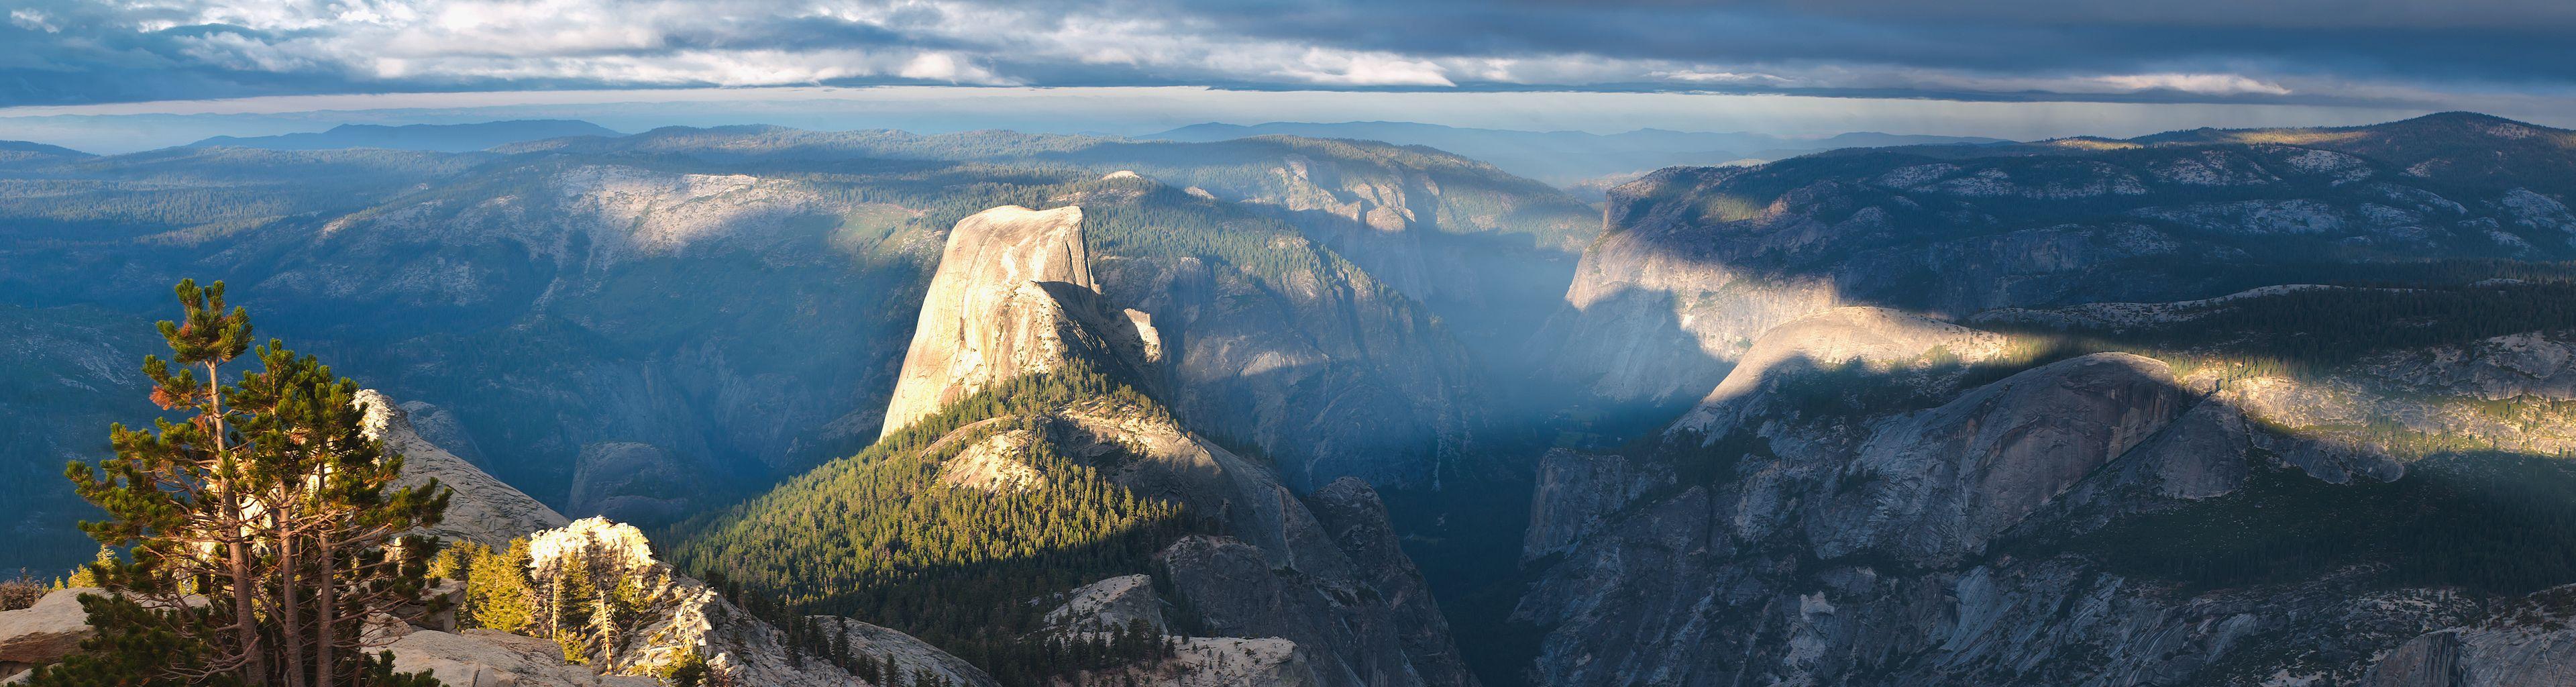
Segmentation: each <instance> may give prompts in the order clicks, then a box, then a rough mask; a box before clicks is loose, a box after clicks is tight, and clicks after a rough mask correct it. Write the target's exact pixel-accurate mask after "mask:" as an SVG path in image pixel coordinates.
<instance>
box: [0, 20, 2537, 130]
mask: <svg viewBox="0 0 2576 687" xmlns="http://www.w3.org/2000/svg"><path fill="white" fill-rule="evenodd" d="M7 7H8V8H9V9H8V17H7V19H8V21H7V23H6V24H0V46H5V47H0V104H13V105H14V104H37V103H81V102H115V101H131V100H146V99H184V98H210V97H237V96H247V95H264V94H277V93H338V92H372V91H439V90H480V89H503V90H508V89H539V88H565V87H658V86H706V85H715V86H742V85H781V84H808V83H812V84H836V85H851V84H870V83H929V84H948V83H954V84H980V85H1040V86H1096V85H1215V86H1222V87H1230V88H1247V89H1291V88H1294V89H1311V88H1327V89H1441V90H1527V89H1575V90H1605V91H1631V90H1717V91H1732V92H1782V93H1800V94H1822V95H1874V96H1890V95H1892V96H1905V97H1931V98H1945V99H1972V100H1978V99H2004V100H2013V99H2040V100H2046V99H2063V100H2113V101H2133V100H2143V101H2162V100H2175V101H2193V102H2249V101H2250V102H2325V103H2334V102H2350V103H2378V104H2387V103H2424V104H2433V103H2436V102H2437V101H2440V100H2441V99H2442V98H2444V97H2445V94H2450V93H2459V92H2467V91H2486V92H2493V91H2498V90H2515V89H2520V90H2529V91H2552V92H2555V91H2565V90H2570V87H2571V86H2576V51H2571V50H2570V49H2569V48H2568V47H2567V46H2566V45H2565V44H2566V43H2567V42H2568V41H2567V40H2566V39H2565V36H2567V35H2570V34H2571V33H2576V3H2569V2H2563V1H2560V2H2533V1H2526V0H2481V1H2478V2H2467V3H2457V2H2455V3H2434V2H2391V1H2388V0H2361V1H2357V2H2355V1H2345V2H2325V1H2323V0H2286V1H2282V2H2270V3H2248V2H2241V1H2240V2H2217V1H2214V0H2179V1H2175V2H2153V3H2150V2H2105V1H2097V0H2077V1H2072V2H2065V1H2060V2H2043V1H2039V0H1999V1H1994V2H1982V3H1974V4H1963V3H1923V2H1897V1H1894V0H1821V1H1804V2H1789V1H1786V0H1783V1H1777V2H1753V1H1746V2H1662V1H1656V0H1596V1H1589V2H1572V1H1564V0H1507V1H1504V2H1463V1H1453V0H1433V1H1429V2H1412V3H1392V2H1383V1H1380V2H1362V1H1359V0H1310V1H1298V2H1286V1H1280V0H1247V1H1240V2H1180V1H1177V0H1146V1H1142V2H1137V1H1124V2H1070V1H1065V0H958V1H915V0H903V1H899V2H874V1H865V0H848V1H840V0H824V1H822V2H809V1H806V0H703V1H698V2H683V1H681V0H533V1H531V2H519V1H511V2H493V1H473V2H459V1H454V0H447V1H433V0H283V1H280V0H177V1H175V2H169V3H156V4H151V5H148V6H132V5H129V4H128V3H102V2H72V1H67V0H17V2H16V4H12V5H7Z"/></svg>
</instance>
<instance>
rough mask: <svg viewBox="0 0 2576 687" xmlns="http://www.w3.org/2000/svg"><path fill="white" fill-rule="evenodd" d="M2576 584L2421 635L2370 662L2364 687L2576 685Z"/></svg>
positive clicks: (2532, 596)
mask: <svg viewBox="0 0 2576 687" xmlns="http://www.w3.org/2000/svg"><path fill="white" fill-rule="evenodd" d="M2571 602H2576V587H2558V588H2555V589H2549V590H2545V591H2542V592H2540V593H2538V594H2533V595H2531V596H2530V597H2526V598H2523V599H2517V600H2514V601H2512V602H2510V603H2509V604H2507V605H2506V606H2505V607H2503V608H2499V609H2495V610H2492V611H2490V614H2489V617H2488V618H2487V619H2486V622H2480V623H2475V624H2470V625H2464V626H2461V627H2454V628H2446V629H2442V630H2438V631H2434V632H2428V633H2425V634H2424V635H2423V636H2421V637H2416V638H2414V639H2412V640H2409V641H2407V642H2406V643H2405V644H2401V645H2398V647H2397V648H2395V649H2392V650H2390V651H2389V652H2388V653H2387V655H2386V656H2384V657H2382V658H2380V659H2379V662H2378V663H2377V664H2376V665H2373V666H2371V669H2370V673H2369V674H2368V675H2367V676H2365V677H2364V678H2363V679H2362V681H2361V682H2360V684H2361V685H2364V687H2504V686H2506V685H2565V684H2576V625H2570V624H2569V621H2570V620H2576V603H2571Z"/></svg>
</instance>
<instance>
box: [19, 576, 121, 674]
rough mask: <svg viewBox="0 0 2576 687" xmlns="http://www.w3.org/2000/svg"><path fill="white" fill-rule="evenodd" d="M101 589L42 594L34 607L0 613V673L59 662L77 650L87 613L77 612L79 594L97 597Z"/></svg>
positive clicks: (84, 632)
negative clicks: (95, 595)
mask: <svg viewBox="0 0 2576 687" xmlns="http://www.w3.org/2000/svg"><path fill="white" fill-rule="evenodd" d="M104 591H105V590H101V589H97V588H93V587H74V588H70V589H60V590H55V591H54V592H53V593H50V594H46V595H45V597H44V598H43V599H39V600H37V601H36V605H34V606H29V607H27V608H21V609H18V610H15V611H0V674H12V673H16V672H18V671H20V670H24V669H27V668H31V667H34V666H38V665H44V664H47V663H52V662H55V661H60V660H62V659H63V657H64V656H69V655H72V653H73V652H76V651H79V650H80V642H81V640H83V639H88V638H89V636H90V634H92V633H91V632H90V629H89V612H88V611H85V610H82V609H81V604H80V595H82V594H99V593H104Z"/></svg>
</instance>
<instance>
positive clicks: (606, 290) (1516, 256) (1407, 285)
mask: <svg viewBox="0 0 2576 687" xmlns="http://www.w3.org/2000/svg"><path fill="white" fill-rule="evenodd" d="M1120 171H1126V172H1128V173H1127V174H1125V175H1119V174H1116V172H1120ZM6 175H8V176H9V179H8V181H7V183H11V184H18V185H20V186H22V187H27V188H41V189H43V191H44V192H43V193H32V192H31V193H23V194H14V195H7V196H5V197H0V217H6V218H7V221H5V222H0V234H5V235H7V236H8V237H9V238H10V239H11V240H9V241H0V264H5V265H6V268H5V269H0V284H6V285H7V286H8V289H7V294H8V295H7V296H6V297H5V298H0V301H5V302H7V303H9V304H11V305H12V306H13V307H17V308H19V310H17V311H13V312H19V313H24V314H26V318H25V319H26V320H27V322H26V324H27V326H29V327H31V328H35V329H37V330H41V331H42V332H43V333H42V335H41V336H37V335H31V337H32V338H29V339H27V341H30V342H34V341H66V342H77V341H110V342H121V341H127V340H128V339H130V338H131V337H129V336H125V335H124V334H122V332H133V333H145V334H146V335H147V336H148V332H149V328H150V322H152V321H153V320H155V319H157V318H158V317H161V316H162V315H161V313H162V311H164V310H166V309H167V304H166V302H165V299H166V298H167V293H166V292H164V291H163V290H162V289H160V288H158V287H152V286H149V285H151V284H163V283H168V282H173V281H176V280H177V279H178V278H180V277H182V276H193V277H197V278H201V279H206V280H213V279H223V280H228V281H230V282H231V283H233V284H234V285H235V288H236V289H237V291H236V293H239V294H242V297H243V298H244V299H245V300H246V302H248V303H251V304H253V305H252V307H253V309H254V310H257V311H258V312H259V317H260V321H261V323H262V325H261V326H262V327H263V331H264V332H266V333H269V334H273V335H278V336H282V337H285V338H288V339H289V340H293V341H296V342H298V345H299V346H300V347H303V348H306V349H309V350H313V351H314V352H316V353H317V354H321V355H324V356H326V357H328V358H330V359H332V360H334V361H335V363H336V364H338V365H339V366H340V368H341V369H344V370H348V371H349V372H350V373H351V374H353V375H354V376H356V377H358V378H359V379H361V380H363V381H365V382H366V383H367V384H368V385H370V386H374V387H377V388H381V389H384V390H385V391H386V392H387V393H389V394H392V395H394V396H397V397H400V398H404V399H407V401H409V402H417V403H424V404H428V405H430V406H433V407H435V408H437V409H439V412H438V413H436V417H437V418H438V419H439V420H440V424H441V426H442V427H445V428H446V430H445V431H446V432H447V433H448V434H447V436H449V437H452V438H454V439H455V441H442V442H441V443H442V444H446V445H451V446H454V447H457V448H456V449H455V450H454V453H455V454H456V455H457V456H458V457H459V458H460V459H463V460H466V461H468V462H470V463H473V464H475V465H476V466H478V467H480V468H483V469H484V470H486V471H488V472H490V473H492V474H494V475H495V476H496V477H498V478H500V479H501V480H502V481H504V482H506V483H508V484H511V485H513V486H515V487H518V488H520V489H522V490H524V491H525V492H527V493H529V494H531V495H533V496H535V497H536V498H538V499H539V500H540V501H542V502H544V503H546V504H548V505H549V506H551V507H553V508H555V509H557V510H558V511H560V512H562V513H564V514H566V515H570V516H574V517H582V516H589V515H608V516H611V517H613V518H616V519H619V520H622V521H629V522H637V523H641V524H644V525H647V526H661V525H666V524H669V523H671V522H675V521H678V520H681V519H684V518H686V517H689V516H691V515H695V514H697V513H699V512H702V511H704V510H706V509H710V508H715V507H719V506H722V505H724V504H726V503H730V502H731V501H733V500H735V499H738V498H741V497H743V496H745V495H749V494H752V493H757V492H758V491H759V490H761V489H765V488H767V487H768V486H770V485H771V484H772V483H774V482H775V481H776V480H779V479H782V478H784V477H787V476H791V475H795V474H798V473H800V472H802V471H803V470H805V469H807V468H810V467H812V466H814V465H816V464H819V463H821V462H823V461H825V460H828V459H830V458H833V457H838V456H846V455H849V454H850V453H853V452H855V451H857V450H859V449H860V448H862V447H864V446H865V445H866V444H867V443H869V442H870V441H871V440H873V439H874V438H875V437H876V436H877V434H878V433H879V432H880V431H881V429H882V427H883V425H884V422H885V418H884V416H883V414H882V413H883V412H884V410H885V409H886V405H885V404H886V400H887V399H888V398H889V397H890V396H891V395H892V393H893V392H894V387H895V386H896V385H897V379H896V377H895V376H894V374H895V373H896V372H897V370H898V369H899V366H900V363H901V360H902V355H903V352H904V350H905V345H906V342H908V341H909V340H910V337H911V336H912V333H911V328H912V327H913V326H914V325H915V324H916V322H915V318H914V315H915V314H916V313H917V306H918V304H919V302H920V299H921V298H922V297H923V294H924V292H925V290H926V281H927V280H928V278H929V276H930V274H929V269H930V266H931V265H935V264H937V262H938V259H939V252H938V251H939V250H940V248H941V247H942V246H943V245H944V242H945V238H946V235H947V233H948V231H949V230H950V229H951V228H952V227H953V226H954V224H955V223H956V221H957V220H959V219H961V218H963V217H965V216H967V215H969V214H972V213H973V212H976V211H979V210H982V209H984V208H989V207H993V206H997V205H1004V204H1013V203H1018V204H1024V205H1032V206H1036V205H1045V204H1047V203H1048V202H1049V199H1053V198H1057V197H1060V196H1077V195H1078V196H1083V197H1087V198H1090V199H1091V200H1089V201H1088V202H1085V203H1083V206H1084V208H1085V209H1086V210H1087V211H1088V212H1089V213H1090V215H1089V216H1088V217H1087V224H1088V225H1089V226H1090V231H1089V232H1088V233H1087V236H1088V237H1089V238H1088V240H1089V241H1090V242H1091V243H1092V244H1094V245H1091V246H1089V251H1090V252H1089V254H1090V255H1091V256H1092V257H1093V258H1094V269H1095V275H1096V277H1097V279H1098V283H1099V284H1100V286H1101V288H1102V290H1103V291H1104V292H1107V293H1110V294H1112V295H1113V296H1114V297H1115V298H1117V299H1118V300H1119V302H1122V303H1127V304H1129V305H1128V306H1127V307H1132V308H1135V309H1137V310H1139V311H1141V312H1145V313H1149V314H1150V315H1151V316H1152V321H1153V324H1154V325H1155V326H1156V328H1158V329H1160V330H1161V331H1162V332H1163V333H1164V335H1165V338H1164V345H1165V348H1166V352H1165V355H1167V356H1168V357H1169V359H1170V365H1171V374H1173V375H1174V376H1175V377H1177V378H1179V379H1182V380H1187V381H1188V382H1190V383H1188V384H1181V385H1176V386H1175V388H1174V389H1173V390H1172V392H1171V393H1170V394H1169V395H1167V396H1165V397H1164V398H1163V401H1164V402H1165V403H1168V404H1169V405H1170V407H1171V408H1172V409H1173V411H1174V412H1175V413H1177V414H1179V415H1182V416H1185V417H1189V418H1191V419H1192V421H1193V422H1194V423H1195V424H1194V427H1195V428H1196V429H1198V431H1201V432H1205V433H1207V434H1208V435H1209V436H1214V437H1220V438H1221V439H1222V441H1223V442H1225V444H1226V445H1228V446H1232V447H1236V448H1239V449H1242V450H1243V451H1245V452H1254V453H1263V454H1267V455H1269V456H1272V457H1274V458H1275V459H1277V461H1278V463H1277V465H1278V469H1279V471H1280V473H1281V477H1282V478H1283V479H1284V480H1285V481H1286V482H1287V483H1288V484H1290V485H1293V486H1294V487H1295V488H1297V489H1300V490H1304V489H1312V488H1316V487H1320V486H1322V485H1324V484H1328V483H1330V482H1331V481H1333V480H1334V479H1336V478H1339V477H1341V476H1345V475H1359V476H1362V477H1363V478H1365V479H1367V480H1369V481H1370V482H1371V483H1373V484H1376V485H1385V486H1388V487H1391V488H1395V487H1429V486H1432V485H1437V484H1440V483H1441V482H1442V480H1443V479H1458V478H1460V475H1464V474H1468V473H1472V472H1476V471H1479V470H1487V471H1490V470H1495V469H1498V468H1495V467H1493V466H1491V465H1488V464H1485V463H1480V462H1478V461H1476V460H1471V458H1470V457H1471V455H1474V454H1472V448H1471V445H1472V444H1473V442H1475V441H1478V440H1479V438H1480V433H1479V432H1480V430H1481V428H1483V427H1487V426H1491V425H1493V424H1495V423H1496V420H1494V419H1491V418H1489V417H1488V416H1487V415H1486V414H1485V413H1484V411H1482V410H1481V407H1482V403H1481V399H1483V398H1485V397H1487V396H1489V395H1488V394H1484V393H1480V392H1479V391H1477V389H1478V388H1479V386H1478V385H1479V384H1481V383H1482V381H1483V380H1484V379H1485V378H1488V377H1491V376H1492V375H1491V373H1490V372H1488V370H1489V369H1490V367H1489V365H1491V364H1492V363H1491V362H1490V361H1492V360H1494V359H1493V358H1490V357H1486V356H1484V355H1483V354H1481V353H1479V351H1494V350H1517V347H1518V342H1519V337H1521V336H1524V335H1525V334H1526V331H1527V330H1528V329H1531V328H1535V326H1536V322H1538V321H1540V320H1542V319H1543V318H1544V317H1546V315H1547V313H1548V312H1550V311H1551V310H1552V307H1553V306H1552V303H1553V301H1554V297H1553V296H1552V295H1536V296H1528V297H1526V298H1525V299H1524V298H1523V297H1521V296H1517V295H1514V294H1520V293H1537V294H1550V293H1552V292H1558V291H1562V289H1563V288H1564V286H1563V285H1564V284H1565V283H1566V282H1565V280H1566V279H1570V277H1571V274H1572V270H1573V251H1574V250H1578V249H1579V247H1580V246H1581V245H1582V244H1583V243H1584V242H1585V241H1588V240H1589V232H1590V231H1591V230H1593V229H1594V228H1596V227H1597V224H1595V223H1593V220H1592V216H1593V215H1592V211H1590V210H1588V209H1586V208H1584V207H1583V206H1582V205H1581V204H1580V203H1576V202H1574V201H1572V200H1570V199H1568V198H1567V197H1565V196H1564V195H1563V194H1562V193H1560V192H1557V191H1555V190H1553V189H1550V188H1548V187H1546V186H1544V185H1542V184H1538V183H1536V182H1532V181H1529V180H1526V179H1519V178H1517V177H1512V176H1510V175H1508V174H1504V173H1502V172H1500V171H1498V170H1495V169H1493V168H1492V167H1490V166H1485V165H1481V164H1478V163H1474V162H1472V161H1467V160H1463V159H1460V158H1456V157H1454V156H1448V155H1444V154H1438V153H1430V152H1423V151H1415V150H1406V149H1398V148H1393V147H1389V146H1383V145H1377V144H1358V143H1343V142H1324V141H1307V140H1299V139H1273V140H1263V141H1245V142H1227V143H1216V144H1180V143H1134V142H1124V141H1115V140H1106V139H1093V138H1082V137H1049V136H1026V135H1020V134H1006V133H996V132H982V133H974V134H955V135H944V136H918V135H913V134H906V133H902V132H844V133H825V132H807V131H796V130H788V129H776V128H766V127H744V128H733V129H723V130H706V129H672V130H662V131H656V132H648V133H646V134H639V135H636V136H631V137H624V138H615V139H608V138H569V139H552V140H549V141H545V142H540V143H530V144H523V145H513V146H505V147H502V148H501V149H498V150H495V151H479V152H472V153H434V152H419V151H392V150H321V151H273V150H259V149H250V148H200V149H171V150H162V151H152V152H147V153H136V154H131V155H120V156H113V157H106V158H79V159H76V160H62V161H56V162H52V163H47V164H44V165H38V166H34V167H30V168H26V169H23V170H19V171H14V172H6ZM1149 175H1150V176H1149ZM1370 222H1374V223H1375V224H1370ZM1337 244H1338V245H1340V246H1346V247H1347V250H1348V251H1349V252H1345V250H1346V249H1345V248H1337V247H1336V245H1337ZM1363 251H1365V252H1363ZM1514 265H1537V266H1538V267H1537V268H1531V269H1529V270H1524V271H1515V270H1519V269H1520V268H1516V267H1511V266H1514ZM1381 274H1384V275H1387V276H1385V277H1381V276H1380V275H1381ZM1407 289H1412V291H1410V292H1409V291H1407ZM1417 294H1418V295H1417ZM57 313H64V314H57ZM87 331H97V332H105V333H107V334H109V336H98V335H93V334H87V333H82V332H87ZM28 345H29V346H37V345H38V344H35V343H29V344H28ZM45 346H51V344H45ZM31 350H34V349H31ZM44 350H46V351H54V352H52V353H46V354H45V355H46V356H51V357H29V358H25V360H27V361H29V362H30V363H31V364H30V365H27V366H23V367H21V368H11V369H13V370H16V371H15V372H12V373H11V374H12V375H13V376H12V377H10V378H9V380H8V382H7V383H8V384H10V385H12V386H10V387H8V388H13V389H23V390H24V391H22V392H17V393H15V394H13V395H12V396H10V397H8V398H0V404H7V405H8V406H9V407H11V408H24V409H29V410H33V409H36V408H38V407H39V406H40V405H41V407H44V408H53V409H55V410H53V411H48V412H33V413H28V414H25V415H22V417H25V418H26V421H27V422H28V423H30V425H29V426H30V427H31V428H33V429H32V430H31V432H32V433H30V434H28V435H27V436H47V437H57V436H58V437H60V438H59V440H54V439H48V440H47V441H44V442H21V443H20V444H15V445H13V446H14V448H13V449H11V450H9V451H6V452H0V460H5V463H4V464H0V469H6V470H9V471H11V473H12V474H21V475H26V476H28V479H26V480H23V481H21V482H12V483H13V484H17V483H23V484H25V485H27V486H26V491H25V495H26V497H27V500H24V501H13V503H25V504H30V505H28V506H26V507H24V508H12V509H10V510H9V513H8V514H7V515H8V516H9V517H10V518H11V519H10V520H9V522H10V523H11V525H12V526H13V527H15V526H20V523H26V524H25V525H24V527H26V528H27V529H28V531H29V532H31V533H41V534H31V541H38V542H45V545H44V546H41V547H27V548H22V549H19V550H16V551H13V552H12V554H11V555H5V556H0V565H28V566H32V567H41V568H54V567H60V566H65V565H70V564H72V563H76V562H78V561H80V560H83V559H85V558H86V557H87V556H88V555H89V553H90V551H92V550H93V547H91V546H89V545H88V544H86V543H85V541H84V538H83V537H81V536H80V535H78V534H77V533H76V532H73V531H72V530H70V529H69V526H68V523H69V519H71V518H76V517H77V514H78V513H81V512H84V510H83V508H84V507H82V506H80V505H79V504H78V503H77V501H76V500H74V499H72V497H71V496H70V494H69V493H68V491H66V490H59V489H55V488H52V487H47V486H45V485H46V484H48V483H50V482H52V480H53V478H52V477H50V475H53V474H54V473H56V472H58V471H59V464H60V463H61V462H62V461H64V460H67V459H69V458H72V457H76V456H88V455H95V454H96V452H97V451H101V450H104V445H103V444H99V443H97V440H96V439H97V435H95V434H93V432H94V431H95V430H96V427H97V426H103V425H101V424H100V423H103V422H105V421H106V420H107V419H130V418H134V417H141V416H142V415H141V413H143V412H145V411H144V410H143V408H146V407H148V406H146V405H144V404H140V403H139V401H140V400H141V398H140V396H139V395H134V396H132V398H131V399H130V400H129V399H127V398H124V397H121V396H120V394H121V393H123V392H120V391H118V390H117V389H119V388H122V387H116V386H111V385H110V384H113V383H129V384H130V383H131V375H130V374H128V373H126V372H120V371H121V370H130V369H131V366H132V361H133V360H139V359H140V357H139V356H140V355H142V353H144V352H148V350H149V348H148V347H146V346H143V345H140V344H139V343H137V344H135V345H130V346H120V347H119V348H117V349H116V350H115V351H113V352H103V351H97V350H88V349H83V348H80V347H79V346H76V345H71V344H65V345H63V346H55V347H51V348H44ZM92 357H98V358H99V359H101V360H104V361H105V362H104V363H100V364H97V365H92V366H87V367H71V368H67V367H65V366H67V365H70V364H71V363H70V362H66V361H87V360H89V359H90V358H92ZM39 360H42V361H53V362H47V363H44V364H42V365H38V364H35V362H36V361H39ZM120 361H122V362H120ZM63 369H80V370H90V369H95V370H97V374H96V375H94V377H95V378H92V377H93V376H91V375H69V374H65V373H62V372H59V371H58V370H63ZM56 377H70V378H72V379H73V381H75V382H77V383H78V384H79V385H80V386H74V385H72V384H67V383H62V382H57V381H56V380H55V378H56ZM56 389H62V390H64V392H61V393H58V392H56V391H55V390H56ZM65 393H69V394H72V395H74V396H76V397H77V398H74V397H69V396H65V395H64V394H65ZM85 404H87V405H85ZM91 407H95V409H96V410H95V411H86V410H85V411H77V412H74V411H71V410H68V409H75V408H91ZM116 408H125V409H126V410H124V411H118V412H110V411H111V410H112V409H116ZM81 417H87V418H90V419H92V420H97V422H91V421H88V420H78V419H76V418H81ZM22 516H23V517H24V518H26V519H20V518H21V517H22Z"/></svg>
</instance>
